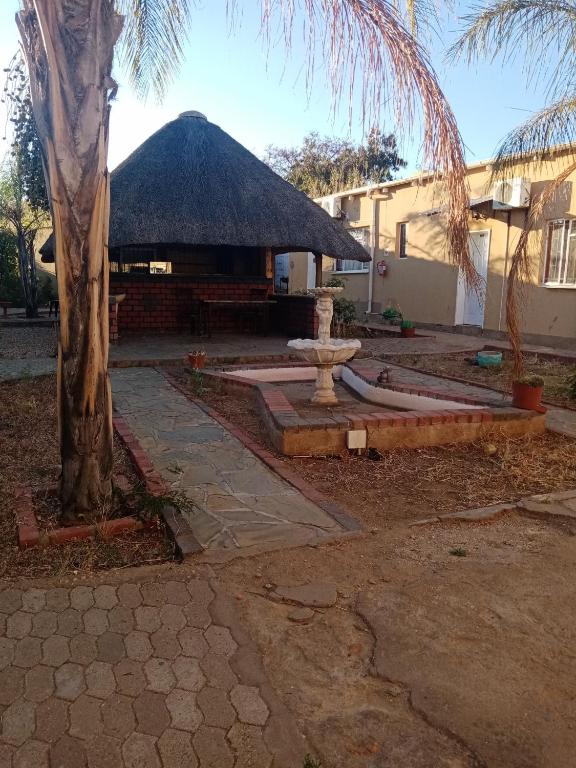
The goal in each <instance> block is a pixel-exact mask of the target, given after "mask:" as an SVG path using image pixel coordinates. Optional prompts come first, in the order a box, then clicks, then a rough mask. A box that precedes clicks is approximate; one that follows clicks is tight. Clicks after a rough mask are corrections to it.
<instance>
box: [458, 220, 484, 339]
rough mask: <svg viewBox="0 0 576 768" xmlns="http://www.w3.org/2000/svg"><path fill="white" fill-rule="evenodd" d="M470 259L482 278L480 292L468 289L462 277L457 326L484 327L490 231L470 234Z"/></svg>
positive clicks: (459, 287) (459, 290)
mask: <svg viewBox="0 0 576 768" xmlns="http://www.w3.org/2000/svg"><path fill="white" fill-rule="evenodd" d="M468 248H469V253H470V258H471V260H472V262H473V264H474V266H475V267H476V270H477V271H478V274H479V275H480V278H481V285H480V288H479V290H478V291H475V290H470V289H467V287H466V285H465V283H464V280H463V278H462V276H460V279H459V280H458V293H459V297H458V299H459V300H457V302H456V306H457V310H456V312H457V315H460V317H457V318H456V324H457V325H460V324H462V325H477V326H479V327H480V328H482V327H483V326H484V305H485V303H486V280H487V277H488V255H489V253H490V230H482V231H479V232H470V235H469V237H468Z"/></svg>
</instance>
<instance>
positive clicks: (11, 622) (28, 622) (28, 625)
mask: <svg viewBox="0 0 576 768" xmlns="http://www.w3.org/2000/svg"><path fill="white" fill-rule="evenodd" d="M31 629H32V616H30V614H29V613H24V611H16V613H13V614H12V615H11V616H8V619H7V621H6V637H15V638H18V639H21V638H23V637H26V635H29V634H30V630H31Z"/></svg>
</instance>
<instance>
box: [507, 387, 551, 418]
mask: <svg viewBox="0 0 576 768" xmlns="http://www.w3.org/2000/svg"><path fill="white" fill-rule="evenodd" d="M543 392H544V387H532V386H531V385H530V384H522V383H521V382H519V381H514V382H512V405H513V406H514V407H515V408H523V409H524V410H525V411H537V412H538V413H545V412H546V409H545V408H544V407H543V405H542V394H543Z"/></svg>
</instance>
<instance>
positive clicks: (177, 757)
mask: <svg viewBox="0 0 576 768" xmlns="http://www.w3.org/2000/svg"><path fill="white" fill-rule="evenodd" d="M158 751H159V752H160V757H161V758H162V765H163V768H184V766H186V768H197V766H198V759H197V758H196V755H195V754H194V749H193V748H192V742H191V736H190V734H189V733H186V732H185V731H175V730H174V729H173V728H168V730H166V731H164V733H163V734H162V736H161V737H160V738H159V739H158ZM254 768H256V766H254ZM258 768H260V766H258Z"/></svg>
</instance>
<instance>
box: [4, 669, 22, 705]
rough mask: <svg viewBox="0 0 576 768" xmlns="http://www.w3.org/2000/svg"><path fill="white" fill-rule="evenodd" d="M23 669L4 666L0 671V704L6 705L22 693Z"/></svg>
mask: <svg viewBox="0 0 576 768" xmlns="http://www.w3.org/2000/svg"><path fill="white" fill-rule="evenodd" d="M25 674H26V673H25V671H24V670H23V669H20V667H12V666H9V667H6V669H3V670H2V671H1V672H0V705H2V706H5V707H6V706H8V705H9V704H12V702H13V701H16V699H18V698H20V696H22V694H23V693H24V675H25Z"/></svg>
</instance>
